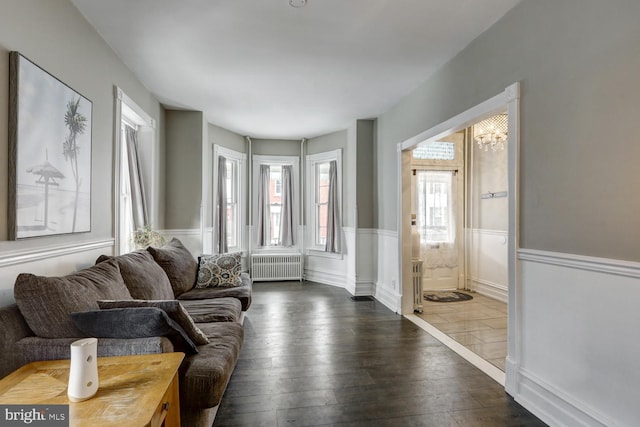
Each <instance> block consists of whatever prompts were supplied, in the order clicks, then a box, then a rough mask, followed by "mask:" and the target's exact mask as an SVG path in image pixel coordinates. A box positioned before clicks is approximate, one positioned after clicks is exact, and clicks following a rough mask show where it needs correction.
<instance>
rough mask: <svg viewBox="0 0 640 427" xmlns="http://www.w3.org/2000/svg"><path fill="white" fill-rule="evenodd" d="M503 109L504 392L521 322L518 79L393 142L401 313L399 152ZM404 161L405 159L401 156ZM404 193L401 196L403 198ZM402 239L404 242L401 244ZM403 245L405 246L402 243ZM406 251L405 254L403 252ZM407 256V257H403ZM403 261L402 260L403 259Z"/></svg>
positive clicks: (405, 288)
mask: <svg viewBox="0 0 640 427" xmlns="http://www.w3.org/2000/svg"><path fill="white" fill-rule="evenodd" d="M505 109H506V110H507V114H508V126H509V142H508V144H509V147H508V185H507V191H508V194H509V201H508V206H509V213H508V215H509V225H508V234H509V237H508V260H507V267H508V281H509V283H508V294H509V295H508V316H507V340H508V345H507V347H508V355H507V363H506V383H505V389H506V391H507V393H509V394H511V395H515V394H516V393H517V384H518V382H517V372H518V369H519V365H520V359H521V347H522V346H521V337H520V333H519V332H518V331H520V330H521V325H522V301H521V292H522V291H521V283H520V266H519V262H518V258H517V251H518V247H519V216H520V215H519V208H518V207H519V194H518V189H519V176H520V174H519V169H518V167H519V158H520V83H519V82H516V83H514V84H512V85H510V86H508V87H507V88H505V89H504V91H502V92H501V93H499V94H497V95H495V96H493V97H492V98H489V99H487V100H486V101H484V102H482V103H480V104H478V105H476V106H475V107H472V108H470V109H468V110H466V111H464V112H462V113H460V114H458V115H457V116H454V117H452V118H450V119H449V120H447V121H445V122H442V123H440V124H439V125H437V126H434V127H432V128H431V129H428V130H426V131H424V132H422V133H420V134H418V135H415V136H413V137H411V138H409V139H407V140H405V141H403V142H400V143H398V145H397V178H398V180H397V183H398V191H397V195H398V196H397V197H398V199H397V230H398V261H397V267H398V272H399V276H400V290H401V294H402V298H401V301H402V307H401V308H400V310H401V313H402V314H412V313H413V295H412V293H413V288H412V286H413V284H412V281H411V262H410V259H411V257H410V251H411V245H410V242H411V240H410V234H411V225H410V219H408V218H404V217H403V190H404V191H405V192H406V188H403V187H404V186H403V170H404V169H406V168H403V155H405V156H406V154H405V153H406V152H407V151H408V150H410V149H412V148H413V147H414V146H415V145H417V144H419V143H421V142H426V141H434V140H437V139H438V138H442V137H444V136H446V135H449V134H451V133H453V132H457V131H459V130H462V129H464V128H467V127H469V126H471V125H472V124H474V123H477V122H478V121H480V120H484V119H487V118H489V117H491V116H493V115H495V114H497V113H499V112H502V111H504V110H505ZM405 162H406V159H405ZM406 196H407V195H406V194H405V195H404V197H405V198H406ZM405 242H406V243H407V244H406V245H405ZM405 246H408V248H407V247H405ZM407 255H408V256H407ZM406 260H408V261H406ZM403 261H404V262H403Z"/></svg>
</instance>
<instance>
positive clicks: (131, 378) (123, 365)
mask: <svg viewBox="0 0 640 427" xmlns="http://www.w3.org/2000/svg"><path fill="white" fill-rule="evenodd" d="M183 358H184V354H183V353H163V354H146V355H136V356H117V357H98V378H99V383H100V385H99V387H98V392H97V393H96V395H95V396H93V397H92V398H91V399H89V400H85V401H84V402H75V403H74V402H70V401H69V399H68V398H67V384H68V382H69V360H52V361H46V362H33V363H30V364H28V365H25V366H23V367H22V368H20V369H18V370H16V371H15V372H13V373H12V374H10V375H9V376H7V377H5V378H3V379H2V380H0V404H23V405H69V419H70V423H69V424H70V426H91V427H103V426H119V427H125V426H136V427H138V426H152V427H156V426H166V427H174V426H178V427H179V426H180V399H179V395H178V367H179V366H180V363H181V362H182V359H183Z"/></svg>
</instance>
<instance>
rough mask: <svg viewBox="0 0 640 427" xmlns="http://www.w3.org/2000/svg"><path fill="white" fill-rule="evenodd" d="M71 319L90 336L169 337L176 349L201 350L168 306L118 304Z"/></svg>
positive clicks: (73, 316)
mask: <svg viewBox="0 0 640 427" xmlns="http://www.w3.org/2000/svg"><path fill="white" fill-rule="evenodd" d="M71 319H72V320H73V323H74V324H75V325H76V327H77V328H78V329H79V330H81V331H82V332H84V333H85V335H86V336H90V337H95V338H147V337H167V338H169V339H170V340H171V343H172V344H173V347H174V348H175V349H176V351H183V352H185V353H188V354H192V353H197V352H198V349H197V347H196V345H195V344H194V343H193V341H191V339H190V338H189V336H188V335H187V333H186V332H185V331H184V330H183V329H182V328H181V327H180V325H178V323H176V322H174V321H173V320H172V319H171V318H170V317H169V316H168V315H167V313H165V312H164V310H162V309H160V308H156V307H129V308H114V309H111V310H91V311H83V312H79V313H72V314H71Z"/></svg>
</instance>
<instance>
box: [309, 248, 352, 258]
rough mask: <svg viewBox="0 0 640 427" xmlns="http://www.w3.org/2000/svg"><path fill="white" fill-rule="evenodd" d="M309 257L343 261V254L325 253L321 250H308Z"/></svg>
mask: <svg viewBox="0 0 640 427" xmlns="http://www.w3.org/2000/svg"><path fill="white" fill-rule="evenodd" d="M307 255H308V256H315V257H318V258H331V259H343V254H342V253H335V252H325V251H320V250H316V249H308V250H307Z"/></svg>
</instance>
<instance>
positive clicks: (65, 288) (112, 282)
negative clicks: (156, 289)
mask: <svg viewBox="0 0 640 427" xmlns="http://www.w3.org/2000/svg"><path fill="white" fill-rule="evenodd" d="M14 297H15V299H16V304H18V308H20V312H21V313H22V315H23V316H24V318H25V320H26V321H27V324H28V325H29V327H30V328H31V330H32V331H33V332H34V333H35V334H36V335H37V336H39V337H43V338H73V337H78V338H82V337H85V336H86V335H85V334H84V333H82V332H81V331H80V330H78V328H76V327H75V326H74V324H73V322H72V321H71V317H70V315H71V313H74V312H78V311H89V310H97V309H98V308H99V307H98V300H102V299H119V300H124V299H131V294H130V293H129V291H128V290H127V287H126V286H125V285H124V281H123V280H122V276H121V275H120V270H119V268H118V264H117V263H116V261H114V260H109V261H105V262H101V263H100V264H98V265H94V266H92V267H89V268H87V269H85V270H81V271H78V272H77V273H74V274H70V275H68V276H63V277H44V276H36V275H34V274H25V273H23V274H20V275H19V276H18V278H17V279H16V283H15V287H14Z"/></svg>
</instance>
